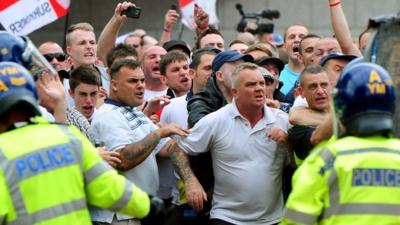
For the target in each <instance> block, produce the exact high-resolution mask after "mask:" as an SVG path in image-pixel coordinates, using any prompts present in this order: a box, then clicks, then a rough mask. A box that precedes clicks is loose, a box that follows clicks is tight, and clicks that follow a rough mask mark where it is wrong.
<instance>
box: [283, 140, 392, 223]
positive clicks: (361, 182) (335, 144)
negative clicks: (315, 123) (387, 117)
mask: <svg viewBox="0 0 400 225" xmlns="http://www.w3.org/2000/svg"><path fill="white" fill-rule="evenodd" d="M292 184H293V190H292V192H291V194H290V195H289V199H288V202H287V204H286V209H285V213H284V216H283V218H282V221H281V223H280V224H282V225H288V224H310V225H312V224H324V225H331V224H332V225H333V224H335V225H342V224H352V225H358V224H360V225H361V224H400V140H398V139H394V138H386V137H382V136H372V137H364V138H360V137H345V138H342V139H338V140H334V141H329V142H327V143H325V144H322V145H319V146H317V147H316V149H315V150H313V151H312V152H311V153H310V155H309V156H308V157H307V158H306V159H305V160H304V162H303V164H302V165H301V166H300V168H298V169H297V171H296V173H295V174H294V176H293V181H292Z"/></svg>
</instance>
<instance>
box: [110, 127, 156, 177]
mask: <svg viewBox="0 0 400 225" xmlns="http://www.w3.org/2000/svg"><path fill="white" fill-rule="evenodd" d="M160 139H161V137H160V135H158V133H157V131H154V132H151V133H150V134H149V135H147V136H146V137H145V138H143V139H142V140H141V141H138V142H135V143H131V144H128V145H126V146H125V147H124V148H123V149H121V150H120V153H121V156H120V157H121V161H122V163H121V164H120V165H119V166H117V169H118V170H121V171H126V170H129V169H132V168H134V167H135V166H137V165H138V164H140V163H141V162H143V161H144V160H145V159H146V158H147V157H148V156H149V155H150V153H151V152H152V151H153V149H154V148H155V147H156V146H157V144H158V143H159V141H160Z"/></svg>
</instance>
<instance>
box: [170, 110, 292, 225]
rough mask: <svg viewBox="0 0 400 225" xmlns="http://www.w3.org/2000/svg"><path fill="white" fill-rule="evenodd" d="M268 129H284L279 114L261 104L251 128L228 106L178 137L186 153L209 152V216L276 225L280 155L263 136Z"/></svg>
mask: <svg viewBox="0 0 400 225" xmlns="http://www.w3.org/2000/svg"><path fill="white" fill-rule="evenodd" d="M273 127H278V128H281V129H283V130H284V131H287V129H288V127H289V122H288V116H287V114H286V113H285V112H283V111H281V110H278V109H272V108H268V107H266V106H265V107H264V117H263V118H262V119H261V120H260V121H258V123H257V124H256V125H255V126H254V127H253V128H251V126H250V123H249V122H248V121H247V120H246V119H245V118H244V117H243V116H242V115H241V114H240V113H239V111H238V109H237V107H236V105H235V103H232V104H228V105H226V106H224V107H223V108H221V109H219V110H218V111H216V112H214V113H211V114H209V115H207V116H205V117H204V118H202V119H201V120H200V121H199V122H198V123H197V124H196V125H195V126H194V127H193V129H192V131H191V133H190V134H189V136H188V137H187V138H178V140H177V143H178V145H179V147H181V148H182V149H183V150H184V151H185V152H186V153H187V154H190V155H196V154H198V153H202V152H206V151H211V156H212V161H213V162H212V163H213V169H214V176H215V188H214V195H213V203H212V209H211V218H217V219H221V220H224V221H227V222H230V223H233V224H243V225H253V224H254V225H255V224H274V223H277V222H279V220H280V218H281V215H282V210H283V198H282V192H281V187H282V169H283V163H284V156H285V152H284V150H283V149H279V148H278V144H277V143H276V142H275V141H273V140H271V139H269V138H268V137H267V133H268V132H269V131H270V130H271V129H272V128H273Z"/></svg>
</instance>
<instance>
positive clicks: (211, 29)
mask: <svg viewBox="0 0 400 225" xmlns="http://www.w3.org/2000/svg"><path fill="white" fill-rule="evenodd" d="M209 34H217V35H219V36H221V37H222V39H223V38H224V36H222V34H221V32H219V30H217V28H215V27H214V26H212V25H210V26H208V29H207V30H205V31H204V32H203V33H201V34H200V35H199V36H198V38H197V40H196V45H195V49H199V48H200V41H201V39H202V38H203V37H205V36H207V35H209Z"/></svg>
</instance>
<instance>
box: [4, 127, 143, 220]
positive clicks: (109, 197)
mask: <svg viewBox="0 0 400 225" xmlns="http://www.w3.org/2000/svg"><path fill="white" fill-rule="evenodd" d="M87 203H90V204H92V205H95V206H98V207H102V208H108V209H110V210H113V211H118V212H121V213H124V214H127V215H131V216H135V217H136V218H142V217H144V216H146V215H147V214H148V213H149V210H150V201H149V197H148V195H147V194H146V193H145V192H143V191H142V190H140V189H139V188H138V187H136V186H135V185H134V184H132V183H131V182H129V181H128V180H127V179H125V177H123V176H121V175H119V174H118V173H117V171H116V170H114V169H112V168H111V167H110V166H109V165H108V164H107V163H106V162H105V161H103V160H102V159H101V157H100V156H99V154H98V153H97V151H96V149H95V148H94V147H93V145H92V144H91V143H90V142H89V140H87V138H86V137H84V135H83V134H81V133H80V132H79V131H78V129H77V128H75V127H73V126H66V125H56V124H45V123H43V121H41V122H39V123H37V124H32V125H26V126H23V127H20V128H17V129H14V130H11V131H9V132H6V133H2V134H0V224H21V225H28V224H40V225H47V224H57V225H67V224H68V225H70V224H74V225H77V224H92V223H91V220H90V214H89V211H88V209H87Z"/></svg>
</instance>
